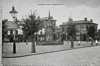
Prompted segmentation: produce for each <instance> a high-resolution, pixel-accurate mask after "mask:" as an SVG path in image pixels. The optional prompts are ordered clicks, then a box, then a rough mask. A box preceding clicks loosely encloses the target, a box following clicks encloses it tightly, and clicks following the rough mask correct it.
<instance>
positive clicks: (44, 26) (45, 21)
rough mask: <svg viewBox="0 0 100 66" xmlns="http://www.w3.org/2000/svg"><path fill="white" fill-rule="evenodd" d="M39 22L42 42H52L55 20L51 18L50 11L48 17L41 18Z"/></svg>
mask: <svg viewBox="0 0 100 66" xmlns="http://www.w3.org/2000/svg"><path fill="white" fill-rule="evenodd" d="M40 22H41V30H40V34H42V40H45V41H53V40H54V33H55V27H56V20H54V18H53V16H51V15H50V11H49V15H48V17H44V18H41V19H40Z"/></svg>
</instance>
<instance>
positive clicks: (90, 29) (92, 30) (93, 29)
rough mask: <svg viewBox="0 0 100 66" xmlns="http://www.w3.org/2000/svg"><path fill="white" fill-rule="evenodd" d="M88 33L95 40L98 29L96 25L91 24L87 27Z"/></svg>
mask: <svg viewBox="0 0 100 66" xmlns="http://www.w3.org/2000/svg"><path fill="white" fill-rule="evenodd" d="M87 34H88V36H89V37H91V38H92V39H93V40H95V35H96V29H95V26H90V27H88V28H87Z"/></svg>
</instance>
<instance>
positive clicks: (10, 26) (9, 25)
mask: <svg viewBox="0 0 100 66" xmlns="http://www.w3.org/2000/svg"><path fill="white" fill-rule="evenodd" d="M5 25H6V26H7V29H17V28H18V25H17V24H16V23H15V22H13V21H7V22H6V23H5Z"/></svg>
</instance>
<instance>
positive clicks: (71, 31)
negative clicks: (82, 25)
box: [67, 24, 76, 40]
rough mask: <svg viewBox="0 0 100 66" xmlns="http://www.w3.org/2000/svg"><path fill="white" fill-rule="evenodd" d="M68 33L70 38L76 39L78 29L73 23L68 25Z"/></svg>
mask: <svg viewBox="0 0 100 66" xmlns="http://www.w3.org/2000/svg"><path fill="white" fill-rule="evenodd" d="M67 35H68V39H69V40H71V39H73V40H75V37H76V29H75V25H74V24H72V25H70V26H68V28H67Z"/></svg>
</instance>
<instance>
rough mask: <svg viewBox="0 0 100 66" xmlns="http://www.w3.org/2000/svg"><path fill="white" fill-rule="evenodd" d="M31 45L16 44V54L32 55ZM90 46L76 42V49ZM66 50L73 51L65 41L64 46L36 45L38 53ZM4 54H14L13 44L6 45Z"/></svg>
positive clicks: (69, 43) (89, 43)
mask: <svg viewBox="0 0 100 66" xmlns="http://www.w3.org/2000/svg"><path fill="white" fill-rule="evenodd" d="M31 44H32V43H31V42H28V43H25V42H21V43H16V51H17V53H16V54H21V55H25V54H30V53H31V48H32V46H31ZM94 45H95V43H94ZM88 46H91V42H84V41H81V44H79V42H78V41H74V48H80V47H88ZM65 49H72V48H71V42H70V41H64V44H60V45H36V53H44V52H52V51H59V50H65ZM3 53H6V54H8V55H9V54H13V43H4V44H3Z"/></svg>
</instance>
